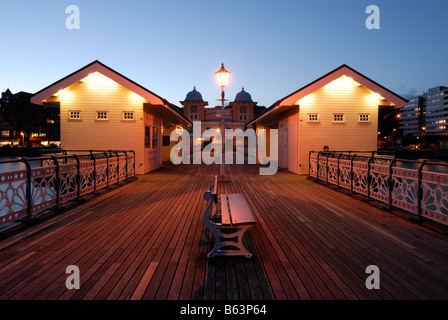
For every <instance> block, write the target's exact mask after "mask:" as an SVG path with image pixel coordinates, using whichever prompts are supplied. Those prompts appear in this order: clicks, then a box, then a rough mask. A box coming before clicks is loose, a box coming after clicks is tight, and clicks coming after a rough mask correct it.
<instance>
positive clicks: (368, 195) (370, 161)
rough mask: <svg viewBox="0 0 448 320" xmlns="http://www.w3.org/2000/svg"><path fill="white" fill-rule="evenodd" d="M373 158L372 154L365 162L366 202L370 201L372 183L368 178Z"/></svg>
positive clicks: (369, 177) (370, 178)
mask: <svg viewBox="0 0 448 320" xmlns="http://www.w3.org/2000/svg"><path fill="white" fill-rule="evenodd" d="M373 158H374V155H373V154H372V156H371V157H370V158H369V161H368V162H367V200H370V183H371V182H372V177H371V176H370V164H371V163H372V160H373Z"/></svg>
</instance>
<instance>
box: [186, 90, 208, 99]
mask: <svg viewBox="0 0 448 320" xmlns="http://www.w3.org/2000/svg"><path fill="white" fill-rule="evenodd" d="M185 101H191V102H203V101H204V100H202V95H201V93H200V92H199V91H196V87H194V89H193V91H190V92H188V93H187V97H186V98H185Z"/></svg>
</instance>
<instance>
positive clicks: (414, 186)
mask: <svg viewBox="0 0 448 320" xmlns="http://www.w3.org/2000/svg"><path fill="white" fill-rule="evenodd" d="M397 161H399V162H400V163H403V166H407V167H403V166H401V167H399V166H397V165H396V163H397ZM309 164H310V177H312V178H315V179H318V180H321V181H325V182H326V183H330V184H334V185H337V186H338V187H340V188H344V189H348V190H350V191H352V192H355V193H359V194H362V195H364V196H366V197H368V198H369V199H375V200H378V201H380V202H383V203H386V204H387V205H388V206H390V207H396V208H400V209H402V210H404V211H406V212H408V213H410V214H412V215H415V216H417V217H423V218H427V219H431V220H434V221H437V222H439V223H442V224H445V225H448V174H445V173H439V172H431V171H424V170H423V168H424V167H425V166H427V165H430V164H432V165H436V166H438V167H444V168H448V164H447V163H436V162H427V161H422V162H419V161H413V160H403V159H395V158H392V157H379V156H374V155H373V153H372V156H371V157H367V156H365V155H364V156H357V155H356V154H350V153H332V152H310V156H309Z"/></svg>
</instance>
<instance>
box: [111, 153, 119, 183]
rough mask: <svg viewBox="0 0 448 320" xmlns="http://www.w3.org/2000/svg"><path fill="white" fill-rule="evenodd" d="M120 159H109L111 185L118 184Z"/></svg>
mask: <svg viewBox="0 0 448 320" xmlns="http://www.w3.org/2000/svg"><path fill="white" fill-rule="evenodd" d="M117 161H118V158H117V157H114V158H110V159H109V184H113V183H116V182H118V162H117Z"/></svg>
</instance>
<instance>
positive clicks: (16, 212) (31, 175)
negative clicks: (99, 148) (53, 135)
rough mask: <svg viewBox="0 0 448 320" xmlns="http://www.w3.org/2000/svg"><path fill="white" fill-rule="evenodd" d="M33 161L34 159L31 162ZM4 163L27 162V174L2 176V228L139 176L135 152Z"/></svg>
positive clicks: (67, 156) (0, 206)
mask: <svg viewBox="0 0 448 320" xmlns="http://www.w3.org/2000/svg"><path fill="white" fill-rule="evenodd" d="M30 160H31V159H30ZM32 161H33V162H34V163H36V162H37V163H39V164H40V166H39V167H34V168H31V166H30V164H29V161H28V159H27V158H23V159H18V160H11V161H2V162H1V163H10V162H17V163H19V162H23V163H25V165H26V168H27V169H26V170H17V171H12V172H5V173H0V226H1V225H5V224H8V223H10V222H13V221H16V220H19V219H23V218H27V217H28V218H33V217H34V216H35V215H37V214H39V213H41V212H43V211H44V210H46V209H49V208H52V207H55V206H57V205H60V204H62V203H65V202H67V201H70V200H74V199H79V198H80V197H81V196H84V195H87V194H90V193H94V192H96V191H98V190H100V189H102V188H106V187H108V186H110V185H113V184H116V183H118V182H121V181H125V180H127V179H130V178H132V177H134V176H135V154H134V152H132V151H127V152H125V151H114V152H112V151H108V152H101V153H94V152H92V151H89V153H88V154H80V155H77V154H71V155H67V154H64V155H58V156H51V157H42V158H33V159H32Z"/></svg>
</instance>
